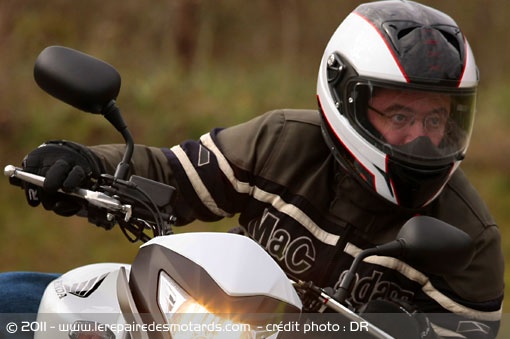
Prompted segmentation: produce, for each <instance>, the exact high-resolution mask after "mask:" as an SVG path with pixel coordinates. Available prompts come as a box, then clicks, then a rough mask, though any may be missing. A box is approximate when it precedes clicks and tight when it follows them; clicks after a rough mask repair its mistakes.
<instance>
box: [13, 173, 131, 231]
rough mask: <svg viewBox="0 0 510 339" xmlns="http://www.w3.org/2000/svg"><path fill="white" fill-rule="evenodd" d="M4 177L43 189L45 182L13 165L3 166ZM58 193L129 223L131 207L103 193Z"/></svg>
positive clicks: (84, 190)
mask: <svg viewBox="0 0 510 339" xmlns="http://www.w3.org/2000/svg"><path fill="white" fill-rule="evenodd" d="M4 175H5V176H8V177H11V178H17V179H20V180H22V181H25V182H27V183H30V184H33V185H36V186H38V187H43V185H44V180H45V178H44V177H42V176H40V175H37V174H33V173H29V172H25V171H23V170H22V169H21V168H18V167H15V166H13V165H7V166H5V168H4ZM58 191H59V192H60V193H64V194H67V195H71V196H74V197H78V198H82V199H84V200H86V201H88V202H89V203H90V204H92V205H94V206H97V207H100V208H105V209H106V210H108V211H110V212H121V213H123V214H124V221H126V222H127V221H129V219H130V218H131V215H132V208H131V205H128V204H122V203H121V202H120V201H119V200H117V199H115V198H112V197H110V196H108V195H106V194H104V193H101V192H96V191H91V190H88V189H84V188H77V189H76V190H74V191H72V192H64V191H63V190H61V189H60V190H58Z"/></svg>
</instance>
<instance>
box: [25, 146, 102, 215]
mask: <svg viewBox="0 0 510 339" xmlns="http://www.w3.org/2000/svg"><path fill="white" fill-rule="evenodd" d="M23 169H24V170H25V171H27V172H30V173H34V174H37V175H41V176H44V177H46V179H45V180H44V187H43V188H41V187H37V186H35V185H32V184H27V185H26V186H25V196H26V198H27V202H28V204H29V205H30V206H34V207H35V206H38V205H39V204H41V203H42V205H43V207H44V208H45V209H47V210H53V211H54V212H55V213H57V214H59V215H62V216H71V215H74V214H76V213H77V212H78V211H79V210H80V209H81V208H82V206H83V203H84V201H83V200H82V199H80V198H75V197H72V196H69V195H65V194H62V193H59V192H58V190H59V189H62V190H63V191H64V192H70V191H72V190H73V189H75V188H78V187H81V188H90V187H92V186H93V185H94V183H95V182H97V180H98V179H99V177H100V175H101V173H102V172H103V171H102V166H101V163H100V161H99V159H98V158H97V156H96V155H95V154H94V153H93V152H92V151H90V150H89V149H88V148H87V147H85V146H83V145H80V144H77V143H74V142H70V141H63V140H57V141H48V142H46V143H44V144H42V145H41V146H39V147H38V148H36V149H35V150H33V151H32V152H30V153H29V154H28V155H27V156H26V157H25V158H24V159H23Z"/></svg>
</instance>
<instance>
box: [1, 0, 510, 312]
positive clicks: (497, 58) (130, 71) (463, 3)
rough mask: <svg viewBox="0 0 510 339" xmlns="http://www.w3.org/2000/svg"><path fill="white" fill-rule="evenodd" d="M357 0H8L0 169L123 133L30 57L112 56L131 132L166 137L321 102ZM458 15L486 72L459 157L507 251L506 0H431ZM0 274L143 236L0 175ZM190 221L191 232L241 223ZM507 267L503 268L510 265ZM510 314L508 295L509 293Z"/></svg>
mask: <svg viewBox="0 0 510 339" xmlns="http://www.w3.org/2000/svg"><path fill="white" fill-rule="evenodd" d="M359 3H360V2H359V1H352V0H337V1H332V0H321V1H308V0H278V1H275V0H257V1H240V0H215V1H206V0H167V1H160V0H152V1H136V0H124V1H103V0H101V1H99V0H88V1H68V0H46V1H27V0H2V1H1V2H0V71H1V72H0V140H1V142H0V159H1V164H2V166H5V165H6V164H19V163H20V161H21V159H22V157H23V156H24V155H25V154H26V153H27V152H29V151H30V150H32V149H33V148H34V147H36V146H37V145H39V144H40V143H41V142H43V141H45V140H48V139H57V138H65V139H70V140H74V141H77V142H80V143H83V144H89V145H91V144H100V143H117V142H122V139H121V138H120V136H119V135H118V134H117V133H116V132H115V131H114V130H113V129H112V128H111V127H110V125H109V124H108V123H107V122H106V121H105V120H104V119H102V118H101V117H100V116H93V115H88V114H82V113H79V112H77V111H76V110H75V109H73V108H71V107H69V106H66V105H65V104H62V103H60V102H58V101H57V100H55V99H53V98H51V97H49V96H48V95H47V94H45V93H43V92H42V91H41V90H40V89H39V88H38V87H37V86H36V84H35V83H34V81H33V77H32V68H33V63H34V60H35V58H36V57H37V55H38V54H39V52H40V51H41V50H42V49H43V48H44V47H46V46H49V45H64V46H68V47H72V48H75V49H78V50H81V51H84V52H86V53H88V54H92V55H94V56H96V57H98V58H100V59H103V60H105V61H107V62H109V63H110V64H112V65H114V66H115V67H116V68H117V69H118V70H119V72H120V73H121V75H122V81H123V84H122V90H121V94H120V96H119V98H118V103H119V105H120V107H121V110H122V111H123V112H124V115H125V119H126V120H127V122H128V124H129V125H130V126H131V129H132V132H133V134H134V137H135V141H136V142H138V143H143V144H148V145H153V146H172V145H174V144H175V143H178V142H179V141H182V140H184V139H187V138H197V137H199V136H200V135H201V134H203V133H205V132H207V131H209V130H210V129H211V128H212V127H216V126H228V125H232V124H235V123H239V122H242V121H244V120H246V119H249V118H251V117H254V116H256V115H258V114H261V113H262V112H265V111H267V110H270V109H274V108H283V107H293V108H315V107H316V99H315V85H316V73H317V68H318V65H319V61H320V58H321V56H322V52H323V49H324V47H325V44H326V42H327V41H328V39H329V37H330V35H331V34H332V33H333V31H334V29H335V28H336V27H337V25H338V24H339V23H340V21H341V20H342V19H343V18H344V17H345V16H346V15H347V14H348V13H349V12H350V11H351V10H352V9H353V8H355V7H356V6H357V5H358V4H359ZM423 3H425V4H428V5H431V6H433V7H436V8H438V9H441V10H443V11H445V12H446V13H449V14H450V15H452V16H453V17H454V18H455V19H456V21H457V23H458V24H459V25H460V27H461V28H462V29H463V31H464V33H465V34H466V36H467V37H468V39H469V41H470V44H471V46H472V48H473V50H474V52H475V56H476V57H477V63H478V66H479V68H480V72H481V83H480V90H479V99H478V115H477V119H476V120H477V121H476V127H475V131H474V135H473V138H472V143H471V148H470V151H469V152H468V157H467V159H466V161H465V162H464V163H463V165H462V167H463V168H464V169H465V171H466V172H468V174H469V176H470V178H471V179H472V182H473V183H474V185H475V186H476V187H477V189H478V190H479V192H480V194H481V195H482V196H483V198H484V199H485V200H486V201H487V204H488V205H489V207H490V209H491V211H492V212H493V214H494V216H495V217H496V220H497V221H498V223H499V225H500V228H501V231H502V234H503V249H504V253H505V256H506V258H507V259H508V260H509V261H510V243H509V242H508V240H507V239H508V236H509V231H508V227H509V223H510V212H509V210H510V197H509V192H510V176H509V171H510V138H509V136H508V134H509V133H510V113H509V112H508V107H509V106H510V96H509V93H510V83H509V80H510V68H509V67H510V66H509V65H510V53H509V52H510V51H509V49H510V47H509V46H510V34H509V33H508V32H509V29H510V20H508V13H510V11H509V10H510V5H509V2H508V1H507V0H457V1H454V0H446V1H445V0H426V1H423ZM0 191H1V196H0V199H1V200H0V224H1V226H0V238H1V239H2V245H1V247H0V248H1V250H0V254H1V258H2V260H1V261H0V271H7V270H43V271H58V272H61V271H65V270H68V269H71V268H73V267H75V266H78V265H82V264H87V263H91V262H97V261H122V262H125V261H130V260H131V259H132V258H133V256H134V254H135V253H136V249H137V245H134V244H130V243H128V242H127V241H126V240H125V239H124V237H123V236H122V235H121V233H120V232H119V230H117V229H115V230H113V231H111V232H105V231H103V230H102V229H95V227H94V226H90V225H89V224H87V223H86V222H85V220H81V219H79V218H66V219H63V218H60V217H57V216H54V215H53V214H52V213H49V212H46V211H44V210H43V209H42V208H37V209H34V208H30V207H28V206H27V205H26V204H25V202H24V196H23V192H22V191H21V190H18V189H17V188H15V187H11V186H9V185H8V183H7V179H4V180H1V181H0ZM234 224H235V220H228V221H224V222H221V223H218V224H216V225H210V224H209V225H200V224H199V223H197V224H194V225H192V226H190V227H188V228H186V229H185V230H186V231H189V230H199V229H216V230H221V229H225V228H227V227H229V226H230V225H234ZM507 274H508V273H507ZM505 311H506V312H510V304H508V302H507V303H506V304H505Z"/></svg>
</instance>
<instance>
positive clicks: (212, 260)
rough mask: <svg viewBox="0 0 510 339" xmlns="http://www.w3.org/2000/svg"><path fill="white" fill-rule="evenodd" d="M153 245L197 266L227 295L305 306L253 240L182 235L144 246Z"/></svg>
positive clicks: (154, 240) (227, 234) (204, 234)
mask: <svg viewBox="0 0 510 339" xmlns="http://www.w3.org/2000/svg"><path fill="white" fill-rule="evenodd" d="M154 244H157V245H160V246H164V247H166V248H169V249H171V250H172V251H174V252H177V253H179V254H180V255H182V256H184V257H186V258H187V259H189V260H191V261H193V262H195V263H197V264H198V265H199V266H201V267H202V268H203V269H204V270H205V271H207V273H208V274H209V275H210V276H211V278H212V279H213V280H214V281H215V282H216V283H217V284H218V285H219V286H220V287H221V288H222V289H223V290H224V291H225V293H227V294H228V295H231V296H249V295H266V296H270V297H273V298H276V299H279V300H282V301H285V302H287V303H289V304H292V305H294V306H296V307H298V308H301V306H302V304H301V300H300V299H299V297H298V295H297V293H296V291H295V290H294V288H293V287H292V285H291V284H290V283H289V280H288V278H287V276H286V275H285V273H284V272H283V271H282V269H281V268H280V267H279V266H278V265H277V264H276V263H275V261H274V260H273V259H272V258H271V257H270V256H269V254H267V253H266V252H265V251H264V250H263V249H262V248H261V247H260V245H259V244H257V243H256V242H255V241H253V240H251V239H250V238H247V237H244V236H240V235H236V234H230V233H208V232H204V233H183V234H175V235H171V236H164V237H157V238H154V239H152V240H151V241H149V242H147V243H146V244H144V245H143V246H151V245H154Z"/></svg>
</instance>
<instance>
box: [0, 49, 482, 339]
mask: <svg viewBox="0 0 510 339" xmlns="http://www.w3.org/2000/svg"><path fill="white" fill-rule="evenodd" d="M34 78H35V81H36V82H37V84H38V85H39V86H40V87H41V88H42V89H43V90H45V91H46V92H47V93H49V94H50V95H52V96H54V97H56V98H57V99H59V100H61V101H63V102H65V103H67V104H70V105H72V106H74V107H75V108H78V109H79V110H81V111H85V112H89V113H94V114H101V115H103V116H104V117H105V118H106V119H107V120H108V121H109V122H110V123H111V124H112V125H113V126H114V127H115V128H116V129H117V130H118V131H119V132H120V134H121V135H122V136H123V138H124V140H125V142H126V148H125V153H124V156H123V158H122V161H121V162H120V163H119V164H118V166H117V168H116V171H115V173H114V174H113V175H109V174H103V175H102V176H101V179H100V180H99V182H98V183H97V184H96V185H94V188H89V189H85V188H80V189H76V190H75V191H73V192H63V191H60V193H62V194H68V195H70V196H72V197H73V198H78V199H80V200H81V201H82V202H83V206H84V208H83V210H82V211H81V212H80V213H78V215H81V216H85V217H87V218H88V220H89V221H90V222H91V223H94V224H96V225H98V226H101V227H103V228H105V229H107V230H110V229H112V228H113V227H114V226H115V225H118V227H120V229H121V230H122V232H123V233H124V234H125V236H126V237H127V238H128V239H129V240H130V241H132V242H136V241H141V242H143V244H142V246H141V247H140V250H139V252H138V254H137V255H136V257H135V259H134V261H133V263H131V264H120V263H99V264H91V265H86V266H82V267H78V268H76V269H73V270H71V271H69V272H67V273H64V274H63V275H62V276H60V277H59V278H57V279H56V280H54V281H53V282H51V283H50V284H49V286H48V287H47V288H46V290H45V293H44V295H43V298H42V301H41V304H40V307H39V312H38V315H37V320H36V321H35V322H25V323H23V324H21V325H25V326H26V327H28V328H29V329H30V330H32V331H34V334H35V338H104V339H107V338H147V337H150V338H277V337H284V336H286V335H289V333H294V334H296V333H299V334H304V335H305V336H306V335H311V336H315V335H316V334H317V331H319V330H320V331H322V330H324V331H326V330H327V331H330V332H331V333H333V334H336V335H346V334H348V335H349V336H357V337H366V338H392V334H391V333H387V332H386V331H385V330H384V329H383V327H381V326H380V324H376V322H377V321H372V320H369V317H368V316H366V315H363V314H360V313H356V312H355V310H353V309H352V308H351V307H350V306H349V303H348V296H349V292H350V287H351V285H352V282H353V280H354V278H355V274H356V271H357V268H358V265H359V263H360V262H361V261H362V260H363V259H365V258H367V257H369V256H372V255H384V256H391V257H396V258H399V259H401V260H404V261H405V262H407V263H410V264H412V265H416V266H417V267H420V268H422V269H425V270H427V271H428V272H433V273H437V274H440V273H442V272H449V271H452V269H459V270H460V269H462V268H463V267H465V266H466V265H467V262H468V260H469V259H470V257H471V251H472V242H471V239H470V237H469V236H468V235H467V234H466V233H464V232H462V231H460V230H459V229H457V228H455V227H453V226H451V225H448V224H446V223H444V222H441V221H439V220H436V219H433V218H431V217H425V216H416V217H414V218H412V219H410V220H409V221H408V222H407V223H406V224H405V225H404V226H403V227H402V229H401V230H400V232H399V233H398V235H397V238H396V239H395V240H394V241H391V242H389V243H387V244H383V245H380V246H376V247H374V248H369V249H366V250H363V251H361V253H359V255H358V256H356V257H355V259H354V261H353V263H352V265H351V267H350V269H349V270H348V272H347V274H345V275H344V278H343V280H342V281H341V284H340V286H339V288H338V289H336V290H333V289H332V288H322V287H319V286H316V285H314V284H313V283H311V282H303V281H293V280H291V279H290V278H289V277H287V275H286V274H285V273H284V272H283V270H282V269H281V268H280V267H279V266H278V265H277V264H276V262H275V261H274V260H273V259H272V258H271V256H270V255H269V254H268V253H266V252H265V251H264V250H263V248H261V247H260V246H259V245H258V244H257V243H256V242H255V241H254V240H252V239H251V238H249V237H247V236H242V235H238V234H233V233H220V232H217V233H212V232H198V233H182V234H173V232H172V225H173V224H174V223H175V221H176V218H175V216H174V215H173V211H172V197H173V195H174V192H175V188H174V187H171V186H169V185H166V184H163V183H160V182H155V181H153V180H150V179H147V178H143V177H140V176H131V177H129V178H127V176H128V172H129V166H130V165H129V164H130V160H131V157H132V154H133V147H134V142H133V138H132V136H131V133H130V131H129V129H128V127H127V125H126V123H125V122H124V120H123V118H122V115H121V113H120V110H119V108H118V106H117V105H116V98H117V95H118V93H119V91H120V82H121V78H120V75H119V73H118V72H117V70H116V69H115V68H113V67H112V66H111V65H109V64H107V63H105V62H104V61H102V60H99V59H96V58H94V57H92V56H89V55H87V54H84V53H82V52H79V51H76V50H73V49H70V48H66V47H61V46H51V47H47V48H46V49H44V50H43V51H42V52H41V53H40V55H39V56H38V58H37V60H36V63H35V67H34ZM4 174H5V175H6V176H8V177H9V180H10V183H11V184H13V185H16V186H21V187H23V188H25V187H26V185H35V186H39V187H42V186H43V184H44V177H41V176H38V175H35V174H32V173H28V172H25V171H23V169H21V168H17V167H15V166H12V165H7V166H6V167H5V169H4ZM311 304H313V305H314V307H313V309H314V310H317V311H319V312H320V314H322V316H324V314H326V313H324V311H325V310H328V311H327V312H329V313H328V314H331V315H332V316H333V317H334V318H331V319H334V321H333V322H330V321H329V320H328V321H327V325H328V328H326V327H324V326H326V323H325V322H324V321H322V322H321V319H322V320H324V318H314V316H313V315H311V314H308V313H307V310H310V309H311V308H312V307H310V305H311ZM328 319H330V318H328ZM313 325H316V328H315V332H314V329H313V327H312V326H313ZM307 326H308V327H307ZM321 326H322V327H321ZM324 331H322V332H324ZM346 332H348V333H346Z"/></svg>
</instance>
